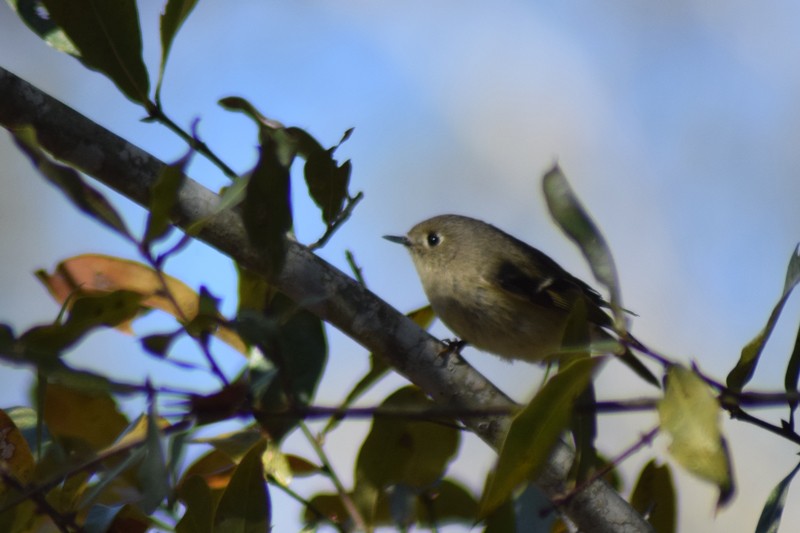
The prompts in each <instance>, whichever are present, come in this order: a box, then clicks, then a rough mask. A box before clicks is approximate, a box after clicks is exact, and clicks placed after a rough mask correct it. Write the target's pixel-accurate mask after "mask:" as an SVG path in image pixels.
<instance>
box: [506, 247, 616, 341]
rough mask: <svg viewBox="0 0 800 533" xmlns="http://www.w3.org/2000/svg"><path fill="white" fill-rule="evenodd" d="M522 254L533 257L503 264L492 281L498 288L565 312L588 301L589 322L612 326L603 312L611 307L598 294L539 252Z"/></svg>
mask: <svg viewBox="0 0 800 533" xmlns="http://www.w3.org/2000/svg"><path fill="white" fill-rule="evenodd" d="M518 250H519V251H520V252H521V253H523V254H525V255H527V256H533V257H529V259H530V260H527V261H514V260H512V259H511V258H507V259H503V260H501V261H500V262H499V263H498V264H497V267H496V268H495V269H494V272H493V280H492V281H493V282H494V283H496V284H497V286H499V287H500V288H502V289H503V290H505V291H506V292H508V293H510V294H512V295H514V296H516V297H518V298H523V299H525V300H527V301H529V302H531V303H533V304H536V305H539V306H541V307H545V308H550V309H560V310H562V311H564V312H569V311H570V310H571V309H572V306H573V305H574V301H575V299H576V298H584V300H585V302H586V303H587V311H588V313H589V315H588V316H589V320H590V321H591V322H594V323H595V324H598V325H600V326H610V325H611V319H610V317H609V316H608V314H606V312H605V311H603V309H602V308H603V307H608V304H607V303H606V302H605V300H603V298H602V297H601V296H600V294H599V293H598V292H597V291H595V290H594V289H592V288H591V287H590V286H589V285H587V284H586V283H584V282H583V281H581V280H579V279H578V278H576V277H575V276H573V275H571V274H570V273H569V272H567V271H566V270H564V269H563V268H561V266H559V264H558V263H556V262H555V261H553V260H552V259H550V258H549V257H548V256H547V255H545V254H543V253H542V252H540V251H538V250H536V249H535V248H531V247H529V246H527V245H524V247H520V248H518ZM519 264H524V265H526V268H525V269H524V270H523V269H521V268H520V267H519V266H518V265H519ZM530 265H536V267H535V268H534V267H531V266H530Z"/></svg>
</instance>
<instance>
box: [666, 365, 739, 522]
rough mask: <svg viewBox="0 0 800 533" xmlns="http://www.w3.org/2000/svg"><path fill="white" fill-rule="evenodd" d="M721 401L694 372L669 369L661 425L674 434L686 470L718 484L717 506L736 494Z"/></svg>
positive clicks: (673, 446) (672, 449)
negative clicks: (721, 418) (724, 431)
mask: <svg viewBox="0 0 800 533" xmlns="http://www.w3.org/2000/svg"><path fill="white" fill-rule="evenodd" d="M720 412H721V408H720V405H719V402H718V401H717V399H716V398H715V397H714V395H713V394H712V393H711V390H710V389H709V388H708V385H706V383H705V382H704V381H703V380H702V379H701V378H700V377H699V376H698V375H697V374H695V373H694V372H692V371H691V370H689V369H688V368H685V367H683V366H679V365H674V366H672V367H670V369H669V370H668V371H667V386H666V390H665V392H664V398H663V399H662V400H661V401H659V403H658V416H659V419H660V421H661V427H662V429H664V430H665V431H667V432H668V433H669V434H670V436H671V437H672V444H670V446H669V451H670V453H671V454H672V456H673V457H674V458H675V459H676V460H677V461H678V463H680V464H681V466H683V467H684V468H685V469H686V470H688V471H689V472H691V473H692V474H694V475H696V476H698V477H700V478H701V479H704V480H706V481H709V482H711V483H714V484H715V485H716V486H717V487H718V488H719V491H720V494H719V500H718V502H717V507H721V506H723V505H725V504H726V503H727V502H728V501H730V499H731V497H732V496H733V490H734V486H733V472H732V471H731V462H730V457H729V456H728V447H727V444H726V443H725V438H724V437H723V436H722V431H721V429H720V420H719V418H720Z"/></svg>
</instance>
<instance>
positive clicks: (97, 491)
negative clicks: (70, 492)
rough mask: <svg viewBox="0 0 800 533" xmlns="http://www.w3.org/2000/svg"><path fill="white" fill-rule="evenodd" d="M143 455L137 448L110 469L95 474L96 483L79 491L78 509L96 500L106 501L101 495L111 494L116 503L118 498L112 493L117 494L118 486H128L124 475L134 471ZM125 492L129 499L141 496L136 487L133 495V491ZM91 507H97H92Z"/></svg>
mask: <svg viewBox="0 0 800 533" xmlns="http://www.w3.org/2000/svg"><path fill="white" fill-rule="evenodd" d="M145 454H146V451H145V449H144V448H137V449H135V450H133V451H132V452H131V453H129V454H128V455H126V456H123V457H122V459H121V460H118V461H114V462H113V466H111V467H110V468H105V469H102V470H101V471H100V472H99V473H98V474H97V479H96V481H95V482H94V483H92V485H91V486H89V487H86V490H84V491H81V500H80V505H79V507H81V508H85V507H87V506H90V505H93V504H94V503H95V502H96V501H98V500H108V499H109V498H108V497H106V498H103V495H108V494H112V499H113V501H114V502H118V499H119V496H118V494H114V493H115V492H117V490H118V487H119V486H120V485H128V481H129V480H128V479H126V474H127V473H128V472H134V471H135V470H134V467H135V466H136V465H138V464H140V463H141V462H142V459H143V458H144V457H145ZM82 488H83V487H82ZM127 488H128V489H130V488H131V487H127ZM127 492H128V494H127V496H128V497H130V498H131V499H135V498H137V497H139V496H141V493H140V492H139V491H138V487H137V488H136V489H135V494H131V493H130V492H133V491H130V490H129V491H127ZM105 503H108V501H106V502H105ZM93 507H97V505H93Z"/></svg>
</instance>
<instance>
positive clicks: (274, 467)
mask: <svg viewBox="0 0 800 533" xmlns="http://www.w3.org/2000/svg"><path fill="white" fill-rule="evenodd" d="M261 462H262V463H263V465H264V473H265V474H266V475H267V476H268V479H270V480H271V481H274V482H276V483H278V484H279V485H282V486H284V487H288V486H289V483H291V482H292V478H293V477H294V476H293V475H292V468H291V466H289V461H288V460H287V458H286V456H285V455H284V454H283V452H281V450H280V448H279V447H278V445H277V444H276V443H275V442H274V441H267V448H266V449H265V450H264V453H263V454H262V455H261Z"/></svg>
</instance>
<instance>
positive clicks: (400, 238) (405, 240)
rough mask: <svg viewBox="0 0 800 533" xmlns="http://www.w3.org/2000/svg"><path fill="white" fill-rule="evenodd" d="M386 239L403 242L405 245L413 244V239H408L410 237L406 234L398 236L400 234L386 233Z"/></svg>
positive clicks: (398, 242)
mask: <svg viewBox="0 0 800 533" xmlns="http://www.w3.org/2000/svg"><path fill="white" fill-rule="evenodd" d="M383 238H384V239H386V240H387V241H392V242H396V243H397V244H402V245H403V246H405V247H409V246H411V241H409V240H408V237H406V236H405V235H402V236H398V235H384V236H383Z"/></svg>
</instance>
